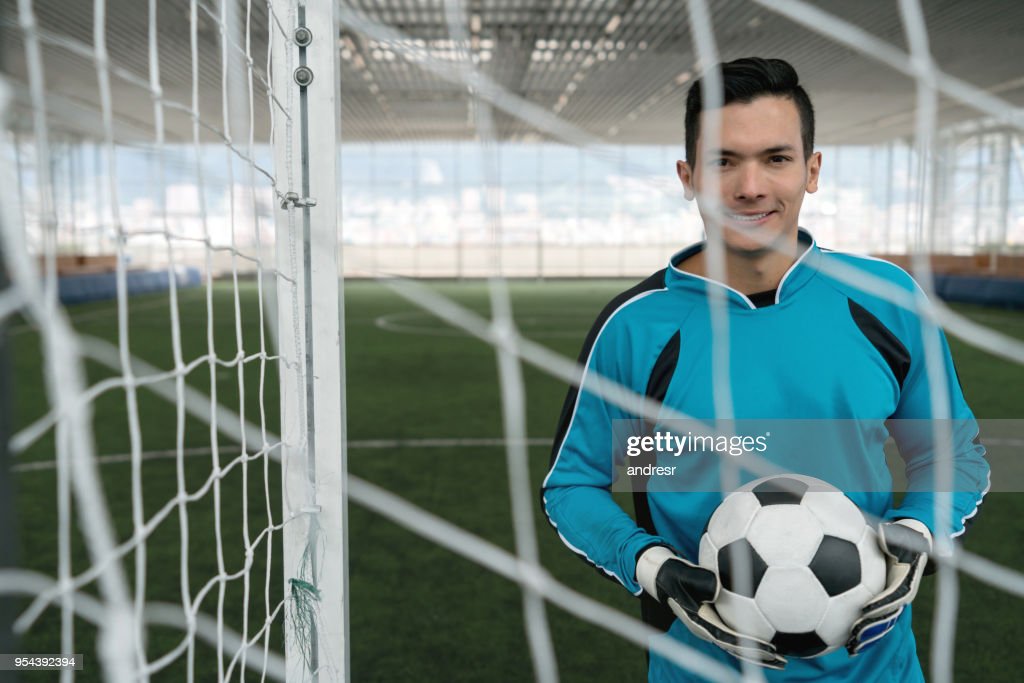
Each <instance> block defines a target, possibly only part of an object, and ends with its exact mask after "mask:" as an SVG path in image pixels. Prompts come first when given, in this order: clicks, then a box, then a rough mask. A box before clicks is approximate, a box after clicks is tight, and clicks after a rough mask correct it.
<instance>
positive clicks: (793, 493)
mask: <svg viewBox="0 0 1024 683" xmlns="http://www.w3.org/2000/svg"><path fill="white" fill-rule="evenodd" d="M808 488H809V487H808V486H807V484H805V483H804V482H802V481H800V480H799V479H791V478H789V477H772V478H771V479H769V480H768V481H763V482H761V483H760V484H758V485H757V486H755V487H754V488H753V489H751V492H752V493H753V494H754V495H755V496H757V500H758V501H759V502H760V503H761V505H784V504H791V505H799V504H800V501H801V500H803V499H804V494H805V493H807V489H808Z"/></svg>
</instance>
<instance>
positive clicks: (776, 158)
mask: <svg viewBox="0 0 1024 683" xmlns="http://www.w3.org/2000/svg"><path fill="white" fill-rule="evenodd" d="M769 161H771V162H772V163H773V164H784V163H786V162H787V161H792V158H791V157H787V156H785V155H783V154H775V155H772V156H771V157H770V158H769Z"/></svg>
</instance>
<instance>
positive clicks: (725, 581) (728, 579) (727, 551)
mask: <svg viewBox="0 0 1024 683" xmlns="http://www.w3.org/2000/svg"><path fill="white" fill-rule="evenodd" d="M733 552H736V553H743V555H745V556H746V557H748V558H750V570H751V571H750V586H749V589H750V590H740V587H739V586H738V585H737V584H738V583H739V579H738V577H739V572H737V571H736V570H735V569H734V567H733V561H732V558H733ZM766 571H768V564H767V563H766V562H765V561H764V560H763V559H761V556H760V555H758V554H757V551H756V550H754V546H752V545H750V542H749V541H748V540H747V539H745V538H741V539H740V540H738V541H733V542H732V543H730V544H729V545H727V546H725V547H724V548H722V549H721V550H719V551H718V578H719V579H721V581H722V587H723V588H725V589H726V590H728V591H732V592H733V593H736V594H737V595H742V596H743V597H746V598H752V597H754V593H756V592H757V587H758V586H759V585H760V584H761V577H763V576H764V573H765V572H766Z"/></svg>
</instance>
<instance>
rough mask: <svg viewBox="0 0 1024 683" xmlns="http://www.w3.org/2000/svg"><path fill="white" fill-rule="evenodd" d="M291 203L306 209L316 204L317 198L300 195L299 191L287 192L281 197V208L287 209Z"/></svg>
mask: <svg viewBox="0 0 1024 683" xmlns="http://www.w3.org/2000/svg"><path fill="white" fill-rule="evenodd" d="M289 205H291V206H294V207H295V208H298V209H304V208H307V207H313V206H316V199H314V198H313V197H299V193H298V192H285V193H284V196H283V197H281V208H282V209H287V208H288V206H289Z"/></svg>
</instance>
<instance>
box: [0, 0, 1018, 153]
mask: <svg viewBox="0 0 1024 683" xmlns="http://www.w3.org/2000/svg"><path fill="white" fill-rule="evenodd" d="M105 4H106V15H107V19H106V25H107V27H108V32H107V49H108V50H109V53H110V58H111V61H112V63H113V64H114V65H115V67H117V70H115V73H114V77H113V80H112V88H113V101H114V103H115V110H116V118H117V125H118V128H119V136H120V137H121V138H122V139H123V138H125V137H126V136H133V135H137V136H140V137H142V138H143V139H152V135H153V134H152V125H153V124H152V103H151V99H150V96H149V93H148V92H147V90H146V89H145V86H146V84H147V82H148V78H149V61H148V59H149V56H148V37H147V27H148V23H147V14H146V11H147V10H146V7H147V3H146V2H143V1H142V0H107V1H106V3H105ZM708 4H709V5H710V6H711V8H712V14H713V17H712V19H713V24H714V28H715V40H716V42H717V47H718V50H719V51H720V54H721V57H722V58H724V59H732V58H736V57H741V56H750V55H760V56H774V57H781V58H784V59H787V60H789V61H790V62H792V63H793V64H794V65H795V66H796V67H797V70H798V71H799V72H800V74H801V78H802V81H803V83H804V84H805V86H806V87H807V89H808V90H809V92H810V94H811V97H812V99H813V100H814V103H815V106H816V109H817V110H818V120H819V126H818V131H819V134H818V140H819V141H820V142H822V143H840V142H846V143H856V142H876V141H884V140H888V139H893V138H896V137H900V136H909V135H912V133H913V130H914V106H915V87H914V81H913V79H911V78H910V77H908V76H906V75H904V74H902V73H899V72H897V71H895V70H894V69H892V68H891V67H889V66H886V65H884V64H882V63H881V62H878V61H875V60H874V59H871V58H868V57H866V56H864V55H863V54H861V53H860V52H858V51H856V50H854V49H852V48H849V47H845V46H843V45H841V44H839V43H837V42H836V41H835V40H832V39H830V38H827V37H825V36H822V35H820V34H818V33H816V32H814V31H812V30H810V29H808V28H806V27H804V26H802V25H800V24H798V23H795V22H794V21H793V20H791V19H790V18H787V17H785V16H782V15H781V14H779V13H778V12H777V11H776V9H777V8H778V5H776V4H775V3H772V2H767V1H766V2H764V3H763V4H762V3H757V2H752V1H751V0H710V1H709V2H708ZM810 4H811V5H813V6H814V7H816V8H818V9H820V10H823V11H824V12H827V13H828V14H830V15H832V16H834V17H836V18H839V19H842V20H844V21H846V22H849V23H850V24H852V25H853V26H856V27H858V28H859V29H862V30H863V31H866V32H867V33H869V34H871V35H872V36H874V37H875V38H877V39H880V40H882V41H884V42H886V43H888V44H890V45H892V46H893V47H895V48H897V49H898V50H900V51H906V50H907V40H906V37H905V32H904V28H903V24H902V22H901V19H900V13H899V8H898V7H899V3H898V2H896V0H859V1H858V2H849V1H848V0H818V1H816V2H813V3H810ZM921 4H922V7H923V11H924V15H925V20H926V24H927V28H928V37H929V41H930V46H931V50H932V52H933V55H934V57H935V60H936V62H937V63H938V65H939V67H940V68H941V69H942V70H943V71H944V72H946V73H948V74H950V75H952V76H955V77H958V78H961V79H963V80H965V81H968V82H969V83H971V84H972V85H974V86H976V87H978V88H981V89H984V90H986V91H988V92H990V93H992V94H995V95H998V96H999V97H1001V98H1003V99H1005V100H1007V101H1009V102H1011V103H1013V104H1015V105H1016V106H1024V66H1022V65H1024V60H1022V57H1024V40H1022V35H1024V2H1019V1H1017V0H970V1H969V2H967V1H964V0H923V1H922V3H921ZM15 7H16V2H15V0H0V8H2V10H3V12H4V15H3V18H2V21H3V26H2V32H0V41H2V48H0V49H2V51H3V56H4V59H5V62H4V65H3V70H4V72H5V73H6V74H10V75H12V76H13V77H14V80H15V81H16V82H20V83H24V82H25V80H26V76H25V73H26V67H25V57H24V46H23V44H22V41H21V31H20V29H18V28H17V26H16V22H17V14H16V11H15ZM33 7H34V9H35V14H36V16H37V21H38V24H39V28H40V37H41V42H42V45H43V53H44V67H45V77H46V87H47V92H48V94H49V98H50V99H49V104H48V108H49V110H50V112H51V114H52V115H53V116H54V117H55V118H57V119H60V120H59V121H55V125H56V126H58V127H62V128H64V129H65V130H69V131H77V132H79V133H82V134H85V135H95V134H97V133H98V131H100V130H102V128H101V126H100V121H101V119H100V117H99V115H98V113H97V112H98V111H99V97H98V94H97V93H98V89H97V85H96V84H97V79H96V68H95V63H94V60H93V58H92V46H93V31H92V23H93V3H92V2H90V1H88V0H34V2H33ZM197 7H198V16H199V20H198V22H197V23H198V39H199V54H200V59H199V62H200V63H199V69H198V72H199V81H200V112H201V117H202V119H203V120H204V122H205V123H206V124H207V125H208V126H209V128H208V129H206V130H207V133H206V134H210V130H212V129H219V128H220V127H221V113H220V102H221V86H222V83H221V80H222V79H221V67H220V60H221V54H220V49H219V36H220V31H219V20H218V18H217V17H219V15H220V11H221V10H220V4H219V3H218V2H217V1H216V0H200V1H199V2H198V5H197ZM239 7H240V17H241V19H242V21H243V24H244V20H245V18H246V16H247V15H246V13H247V11H248V12H251V14H250V22H249V26H250V28H251V41H252V47H251V50H252V54H253V62H254V65H255V70H256V73H257V74H258V75H260V76H261V77H265V73H266V42H267V41H266V36H267V6H266V3H265V2H263V1H262V0H261V1H257V0H253V1H252V2H251V7H250V6H249V4H248V3H247V2H245V0H240V2H239ZM339 7H341V8H342V12H341V13H342V16H343V17H352V16H361V17H362V21H368V22H370V23H371V25H376V26H377V27H378V29H379V27H380V26H381V25H383V26H384V27H386V30H387V31H389V32H390V33H389V35H390V37H391V38H395V37H396V36H400V37H401V40H400V41H399V42H393V41H391V40H386V41H381V40H379V39H375V38H374V37H371V36H369V35H367V34H366V33H363V32H360V31H357V30H355V28H353V24H352V23H351V22H349V24H348V25H343V26H342V29H341V33H340V35H339V36H338V37H337V48H338V50H339V54H340V58H341V59H340V64H341V92H342V116H343V136H344V139H345V140H349V141H356V140H358V141H368V140H398V139H452V138H454V139H464V138H471V137H473V136H474V135H475V130H474V116H473V112H472V105H471V99H472V98H471V97H470V95H469V93H468V89H467V88H466V86H465V85H463V84H461V83H458V82H455V83H453V82H451V81H449V80H446V79H444V78H441V77H439V76H438V75H436V74H434V73H432V72H430V71H427V70H424V69H423V68H422V65H421V63H419V62H417V61H416V59H414V58H410V52H409V51H410V50H415V51H416V53H417V54H418V55H421V56H422V55H424V54H426V55H429V56H430V57H431V58H432V59H434V60H437V63H440V64H447V65H452V64H454V63H455V60H457V59H464V57H465V55H467V54H469V55H471V58H472V59H473V60H474V62H475V66H476V67H477V68H478V69H479V70H480V71H482V72H483V73H484V74H486V75H487V76H488V77H490V78H491V79H493V80H494V81H495V82H496V83H498V84H499V85H500V86H501V87H503V88H504V89H506V90H507V91H509V92H511V93H513V94H515V95H517V96H519V97H521V98H524V99H525V100H527V101H529V102H531V103H533V104H535V105H537V106H538V107H540V108H542V109H543V110H546V111H547V112H550V113H553V114H557V115H558V116H560V117H561V118H563V119H564V120H565V121H567V122H568V123H570V124H572V125H573V126H576V127H578V128H580V129H582V130H584V131H585V132H586V133H588V134H589V135H591V136H596V137H597V138H600V139H603V140H605V141H607V142H609V143H673V142H681V140H682V137H683V132H682V113H683V98H684V94H685V90H686V88H687V87H688V85H689V82H690V81H691V80H692V79H693V77H694V73H695V72H696V71H697V70H698V66H699V65H697V64H696V55H695V48H694V45H693V41H692V38H691V35H690V24H689V20H688V14H687V3H686V2H684V0H466V1H465V2H463V3H462V7H463V13H462V19H463V20H464V23H463V26H462V28H461V29H460V32H461V33H462V35H463V36H465V38H466V39H463V40H459V41H453V40H452V36H451V34H450V32H449V26H448V22H447V20H446V15H445V2H444V0H345V2H342V3H340V4H339ZM158 8H159V9H158V22H157V23H158V28H159V30H158V44H159V56H160V79H161V83H162V86H163V91H164V96H165V98H166V99H167V100H168V101H169V102H177V103H180V104H181V105H182V106H181V107H179V108H174V107H173V106H172V107H170V108H169V109H168V110H167V113H166V116H167V121H166V125H167V130H168V138H169V139H172V140H173V139H175V138H178V139H189V138H190V136H191V119H190V117H189V116H188V114H187V111H186V110H187V107H188V105H189V103H190V102H191V56H190V43H189V1H188V0H159V2H158ZM313 28H314V33H316V27H313ZM318 37H319V36H318ZM379 37H380V36H379V35H378V38H379ZM244 41H245V36H244V35H241V36H239V41H238V42H239V45H242V44H244ZM256 89H257V95H258V96H259V93H260V92H261V91H262V88H261V87H260V84H259V78H257V82H256ZM263 97H264V98H265V94H264V95H263ZM16 100H17V102H19V103H20V106H19V107H18V108H17V112H16V113H17V114H18V121H17V125H19V126H21V127H23V128H28V127H29V125H30V124H29V119H28V112H29V111H30V110H29V108H28V107H27V102H28V95H27V90H26V89H25V88H24V87H22V88H19V89H17V92H16ZM265 102H266V100H265V99H259V100H258V106H257V107H256V112H255V116H256V120H257V124H258V126H259V128H260V130H261V132H262V133H264V134H265V132H266V130H267V125H268V120H267V119H268V117H267V113H266V112H267V106H266V105H265V104H264V103H265ZM260 105H262V106H260ZM978 117H979V113H978V112H977V111H975V110H973V109H971V108H969V107H966V106H963V105H961V104H960V103H959V102H955V101H953V100H949V99H946V98H943V99H942V100H941V101H940V123H941V124H942V125H947V124H951V123H954V122H958V121H962V120H966V119H973V118H978ZM495 125H496V130H497V134H498V135H499V136H500V137H501V138H502V139H507V140H536V139H539V138H541V137H546V136H545V135H544V134H543V133H542V132H538V131H537V130H536V129H535V128H534V127H533V126H532V125H531V124H529V123H525V122H524V121H522V120H520V119H519V118H518V117H516V116H514V115H512V114H510V113H508V112H506V111H498V112H496V115H495Z"/></svg>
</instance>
